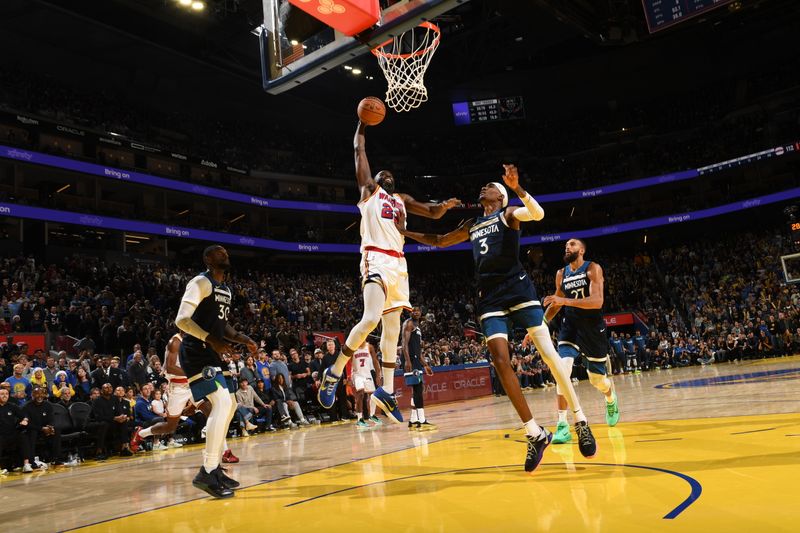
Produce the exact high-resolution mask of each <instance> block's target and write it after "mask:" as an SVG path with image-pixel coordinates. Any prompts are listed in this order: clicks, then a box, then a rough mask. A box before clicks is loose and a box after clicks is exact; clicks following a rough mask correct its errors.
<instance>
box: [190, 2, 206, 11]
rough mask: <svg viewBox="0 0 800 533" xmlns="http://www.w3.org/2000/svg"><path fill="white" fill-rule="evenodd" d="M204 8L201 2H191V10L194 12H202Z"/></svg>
mask: <svg viewBox="0 0 800 533" xmlns="http://www.w3.org/2000/svg"><path fill="white" fill-rule="evenodd" d="M205 8H206V5H205V4H204V3H203V2H192V9H194V10H195V11H202V10H204V9H205Z"/></svg>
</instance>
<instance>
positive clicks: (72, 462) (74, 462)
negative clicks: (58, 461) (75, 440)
mask: <svg viewBox="0 0 800 533" xmlns="http://www.w3.org/2000/svg"><path fill="white" fill-rule="evenodd" d="M79 464H80V463H79V462H78V459H77V458H76V457H73V458H72V459H70V460H69V461H67V462H66V463H64V466H78V465H79Z"/></svg>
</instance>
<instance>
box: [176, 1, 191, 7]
mask: <svg viewBox="0 0 800 533" xmlns="http://www.w3.org/2000/svg"><path fill="white" fill-rule="evenodd" d="M178 3H179V4H180V5H182V6H184V7H189V6H190V5H192V0H178Z"/></svg>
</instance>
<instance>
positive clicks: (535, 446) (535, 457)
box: [525, 426, 553, 472]
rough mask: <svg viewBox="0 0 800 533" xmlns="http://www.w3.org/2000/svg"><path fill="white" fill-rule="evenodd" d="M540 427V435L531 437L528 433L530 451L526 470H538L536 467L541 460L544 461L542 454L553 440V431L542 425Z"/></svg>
mask: <svg viewBox="0 0 800 533" xmlns="http://www.w3.org/2000/svg"><path fill="white" fill-rule="evenodd" d="M539 429H541V430H542V432H541V433H540V434H539V436H538V437H531V436H530V435H527V439H528V453H527V454H526V455H525V471H526V472H533V471H534V470H536V467H537V466H539V463H540V462H542V456H543V455H544V450H545V448H547V446H549V445H550V441H551V440H553V434H552V433H550V432H549V431H547V430H546V429H545V428H543V427H541V426H539Z"/></svg>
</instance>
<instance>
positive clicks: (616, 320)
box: [603, 313, 633, 327]
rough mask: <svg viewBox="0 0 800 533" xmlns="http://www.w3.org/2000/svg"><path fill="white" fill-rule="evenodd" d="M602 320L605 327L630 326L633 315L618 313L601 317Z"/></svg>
mask: <svg viewBox="0 0 800 533" xmlns="http://www.w3.org/2000/svg"><path fill="white" fill-rule="evenodd" d="M603 320H605V321H606V326H608V327H614V326H632V325H633V313H618V314H616V315H603Z"/></svg>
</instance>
